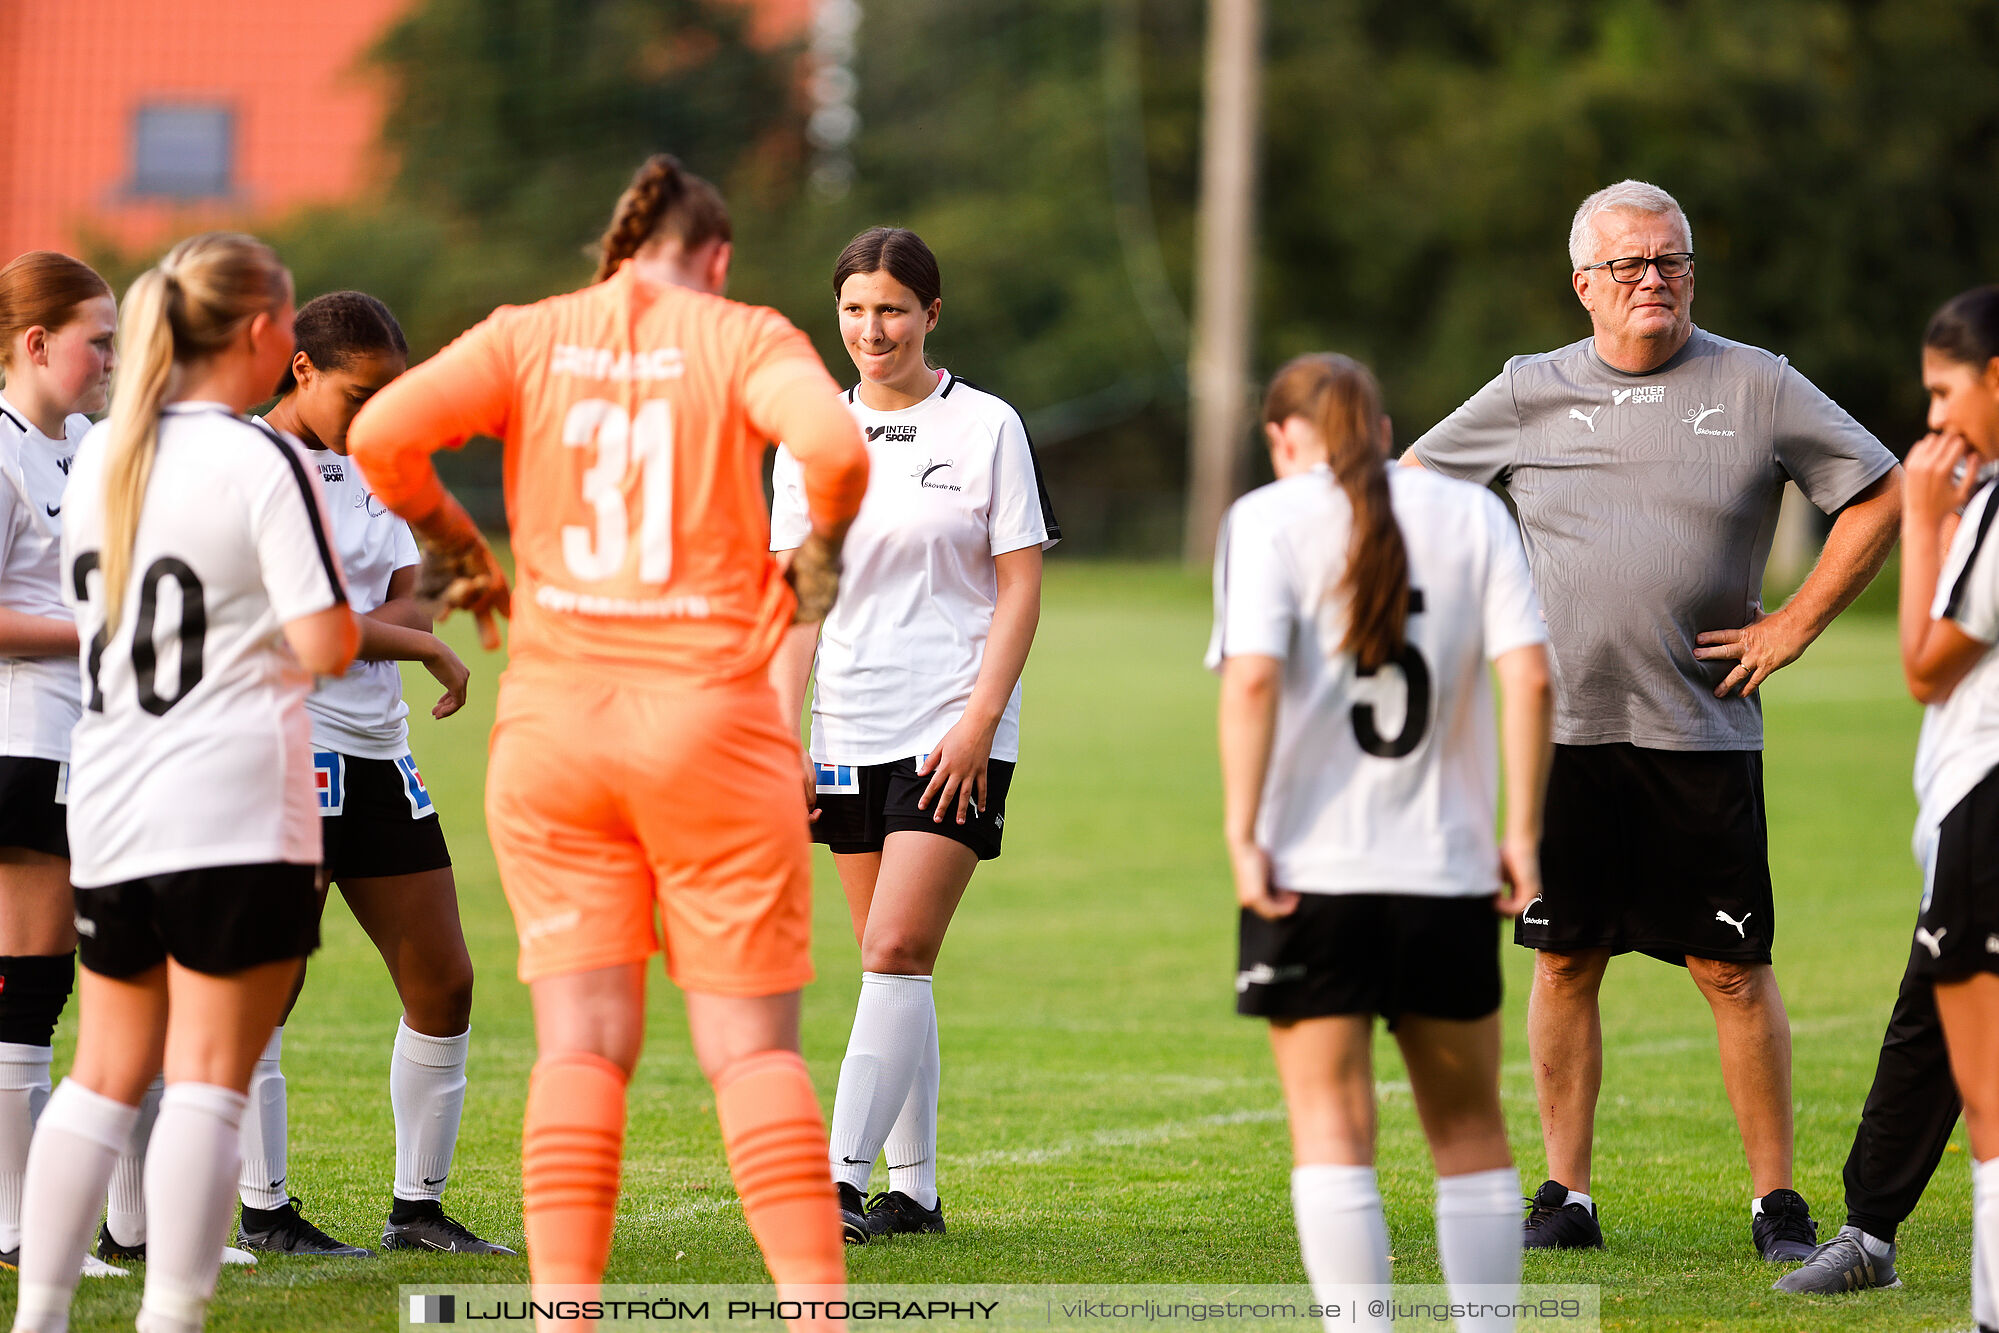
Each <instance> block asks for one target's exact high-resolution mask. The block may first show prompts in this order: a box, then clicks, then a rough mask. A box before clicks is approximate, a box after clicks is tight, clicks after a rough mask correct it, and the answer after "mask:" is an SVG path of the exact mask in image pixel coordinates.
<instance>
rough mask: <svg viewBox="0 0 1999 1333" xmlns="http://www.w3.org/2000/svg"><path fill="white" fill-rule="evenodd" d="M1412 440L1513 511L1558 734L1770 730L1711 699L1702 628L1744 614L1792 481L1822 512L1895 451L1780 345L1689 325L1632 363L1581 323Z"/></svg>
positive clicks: (1701, 745)
mask: <svg viewBox="0 0 1999 1333" xmlns="http://www.w3.org/2000/svg"><path fill="white" fill-rule="evenodd" d="M1414 448H1415V452H1416V457H1417V459H1418V460H1419V461H1420V462H1421V463H1422V464H1423V465H1424V466H1425V467H1429V468H1435V469H1436V470H1437V471H1439V472H1442V473H1444V474H1445V475H1447V476H1452V477H1460V478H1463V479H1465V480H1467V481H1476V482H1481V483H1486V484H1491V483H1493V482H1497V483H1499V484H1500V485H1501V486H1503V487H1505V488H1506V491H1507V493H1508V494H1509V495H1510V496H1511V497H1512V499H1513V502H1514V505H1515V507H1516V508H1517V509H1518V511H1519V516H1520V526H1521V534H1522V536H1523V538H1524V539H1525V542H1526V546H1527V557H1528V562H1529V564H1530V565H1531V567H1532V569H1533V571H1534V582H1535V586H1536V587H1538V588H1539V589H1540V593H1541V604H1542V606H1543V607H1544V608H1545V610H1546V615H1547V618H1548V639H1549V646H1550V648H1551V649H1552V650H1553V651H1552V656H1553V658H1554V668H1555V696H1556V715H1555V739H1556V741H1558V742H1560V743H1561V744H1564V745H1603V744H1609V743H1612V742H1618V741H1623V742H1629V743H1630V744H1633V745H1637V746H1642V747H1645V748H1648V749H1657V750H1756V749H1761V748H1762V745H1763V705H1762V701H1761V700H1760V699H1757V698H1755V697H1753V696H1752V697H1751V698H1748V699H1743V698H1740V697H1735V696H1731V697H1729V698H1727V699H1717V698H1715V697H1714V691H1715V687H1716V686H1718V685H1719V684H1721V682H1722V679H1723V678H1724V677H1725V676H1727V674H1728V672H1729V671H1730V670H1731V669H1732V668H1733V667H1734V665H1735V664H1734V662H1733V661H1730V660H1717V661H1713V662H1702V661H1699V660H1698V659H1696V658H1695V657H1694V647H1695V637H1694V636H1695V635H1697V634H1700V633H1701V632H1702V631H1704V630H1716V629H1736V628H1739V627H1741V626H1743V625H1746V624H1748V623H1750V621H1751V620H1752V619H1754V618H1755V616H1756V613H1757V608H1758V606H1759V604H1760V601H1761V593H1762V586H1763V566H1764V562H1765V561H1766V560H1767V559H1768V558H1769V555H1770V539H1771V536H1772V535H1773V533H1774V532H1775V530H1776V526H1777V510H1778V506H1779V504H1780V502H1781V501H1782V499H1783V489H1784V482H1785V481H1786V480H1790V481H1795V482H1797V483H1798V486H1799V488H1800V489H1801V490H1803V491H1804V493H1805V496H1806V498H1808V499H1809V500H1810V501H1811V502H1812V503H1813V504H1815V505H1817V506H1818V507H1819V508H1820V509H1822V510H1824V511H1825V512H1827V513H1832V512H1833V511H1835V510H1837V509H1839V508H1841V507H1842V506H1844V505H1845V504H1847V503H1848V502H1849V501H1851V500H1852V499H1853V497H1854V496H1856V495H1858V494H1859V493H1860V492H1861V491H1863V490H1865V489H1866V488H1867V487H1868V486H1869V485H1871V484H1873V482H1874V481H1876V480H1877V479H1878V478H1880V477H1881V476H1883V475H1884V474H1885V473H1887V472H1888V470H1889V469H1890V468H1892V467H1894V466H1895V458H1894V455H1892V454H1890V453H1889V452H1888V451H1887V450H1886V449H1885V448H1883V447H1882V445H1881V442H1880V441H1879V440H1876V439H1875V438H1874V437H1873V436H1872V435H1870V434H1868V432H1867V431H1866V430H1865V429H1863V428H1862V427H1861V425H1860V423H1859V422H1857V421H1855V420H1854V419H1853V418H1852V417H1850V416H1848V415H1847V413H1846V412H1845V410H1844V409H1842V408H1841V407H1840V406H1839V405H1838V404H1837V403H1835V402H1833V401H1832V400H1831V399H1830V398H1828V397H1826V396H1825V394H1823V393H1821V392H1820V391H1819V390H1818V388H1817V387H1816V386H1814V385H1813V384H1812V382H1811V381H1810V380H1807V379H1806V378H1805V377H1804V376H1803V375H1800V374H1799V373H1798V372H1797V371H1795V370H1793V369H1792V368H1791V365H1790V362H1789V361H1787V360H1786V359H1785V358H1783V357H1781V356H1777V355H1775V354H1774V353H1771V352H1766V351H1763V350H1762V349H1761V348H1757V347H1750V346H1748V345H1747V344H1744V343H1738V342H1730V341H1729V340H1728V339H1726V338H1717V337H1715V336H1714V335H1713V334H1711V333H1706V332H1703V331H1702V330H1700V329H1698V328H1697V329H1695V330H1694V331H1693V336H1692V337H1690V338H1689V339H1688V340H1687V345H1686V346H1685V347H1682V348H1681V349H1680V350H1679V352H1678V353H1676V354H1675V355H1674V356H1673V358H1672V359H1671V360H1669V361H1667V362H1666V363H1665V364H1664V365H1662V366H1660V367H1658V368H1657V369H1656V370H1652V371H1648V372H1646V373H1645V374H1642V375H1632V374H1627V373H1625V372H1624V371H1621V370H1615V369H1613V368H1612V367H1610V366H1609V365H1607V364H1605V363H1604V361H1603V359H1602V358H1601V357H1599V356H1598V355H1597V352H1596V344H1595V340H1594V339H1592V338H1585V339H1583V340H1582V341H1581V342H1577V343H1571V344H1570V345H1569V346H1567V347H1563V348H1559V349H1557V350H1556V351H1552V352H1543V353H1541V354H1540V355H1538V356H1516V357H1514V358H1513V359H1512V360H1510V361H1508V362H1507V363H1506V368H1505V369H1504V370H1503V371H1501V372H1500V373H1499V375H1498V377H1497V378H1495V379H1494V380H1493V381H1492V382H1491V383H1490V384H1487V385H1486V386H1485V387H1484V388H1483V389H1480V390H1479V391H1478V392H1477V393H1476V394H1473V395H1472V397H1471V398H1470V399H1469V400H1468V401H1466V403H1465V404H1464V405H1463V406H1462V407H1460V408H1458V410H1457V411H1455V412H1453V413H1451V415H1450V416H1448V417H1446V418H1445V419H1444V420H1443V421H1441V422H1439V423H1438V424H1437V426H1436V427H1435V428H1434V429H1432V430H1431V431H1430V432H1429V433H1428V434H1426V435H1425V436H1423V438H1422V439H1420V440H1418V441H1416V444H1415V446H1414Z"/></svg>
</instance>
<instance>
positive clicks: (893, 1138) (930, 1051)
mask: <svg viewBox="0 0 1999 1333" xmlns="http://www.w3.org/2000/svg"><path fill="white" fill-rule="evenodd" d="M943 1073H944V1065H943V1061H942V1059H941V1057H940V1056H939V1054H938V1050H937V1014H936V1011H935V1009H934V1008H933V1009H932V1011H931V1014H930V1040H929V1042H928V1043H927V1044H926V1045H925V1046H924V1048H923V1058H922V1059H921V1060H919V1061H917V1064H916V1075H915V1077H913V1078H911V1079H910V1081H909V1096H907V1097H905V1098H903V1101H902V1112H901V1114H899V1115H897V1116H896V1118H895V1124H894V1126H892V1127H891V1128H890V1129H889V1132H888V1141H887V1142H886V1143H884V1144H883V1145H882V1155H883V1156H885V1157H887V1158H888V1187H889V1188H890V1189H892V1190H901V1191H902V1192H903V1193H904V1194H907V1195H908V1196H909V1197H910V1198H912V1199H914V1200H916V1202H918V1203H919V1204H921V1205H923V1206H924V1207H925V1208H935V1207H936V1206H937V1084H938V1081H939V1079H940V1078H942V1076H943Z"/></svg>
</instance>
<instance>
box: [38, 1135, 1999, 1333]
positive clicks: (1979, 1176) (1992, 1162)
mask: <svg viewBox="0 0 1999 1333" xmlns="http://www.w3.org/2000/svg"><path fill="white" fill-rule="evenodd" d="M1995 1273H1999V1157H1991V1158H1987V1159H1986V1160H1985V1161H1982V1162H1973V1163H1972V1164H1971V1317H1972V1319H1973V1320H1974V1321H1975V1322H1977V1323H1979V1324H1982V1325H1984V1326H1985V1327H1987V1328H1999V1301H1996V1300H1994V1299H1993V1297H1994V1295H1995V1293H1994V1292H1993V1290H1992V1276H1993V1274H1995ZM22 1276H23V1277H26V1276H27V1275H26V1274H25V1273H24V1274H22Z"/></svg>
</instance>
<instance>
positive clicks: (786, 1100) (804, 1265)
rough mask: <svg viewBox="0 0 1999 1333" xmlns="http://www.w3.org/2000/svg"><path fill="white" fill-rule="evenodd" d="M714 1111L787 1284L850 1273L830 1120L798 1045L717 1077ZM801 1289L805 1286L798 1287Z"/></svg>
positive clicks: (773, 1271)
mask: <svg viewBox="0 0 1999 1333" xmlns="http://www.w3.org/2000/svg"><path fill="white" fill-rule="evenodd" d="M715 1114H716V1117H717V1118H718V1119H720V1120H721V1122H722V1144H723V1147H724V1148H725V1150H726V1151H727V1152H728V1154H729V1173H730V1174H731V1175H732V1176H734V1177H735V1181H736V1193H737V1194H739V1195H740V1196H742V1200H743V1216H744V1217H745V1218H747V1219H748V1220H749V1224H750V1234H751V1235H752V1236H754V1237H756V1242H757V1244H758V1245H759V1246H760V1247H762V1249H763V1255H764V1265H765V1266H766V1267H767V1268H769V1269H770V1275H771V1278H772V1280H773V1281H775V1282H776V1283H777V1285H778V1288H779V1290H780V1291H782V1290H783V1289H785V1288H787V1287H796V1286H817V1287H823V1288H828V1289H829V1290H827V1291H825V1292H823V1293H818V1294H821V1295H825V1296H833V1297H837V1296H838V1295H839V1293H840V1291H841V1290H843V1289H844V1288H845V1284H846V1280H847V1269H846V1258H845V1256H844V1254H843V1252H842V1250H841V1240H840V1205H839V1202H838V1199H837V1196H836V1195H835V1194H834V1193H833V1178H832V1176H831V1174H829V1173H828V1171H827V1169H826V1122H825V1121H824V1120H823V1119H821V1118H820V1115H819V1101H818V1099H817V1098H816V1097H814V1096H813V1094H812V1079H811V1077H810V1076H809V1075H807V1074H806V1072H805V1061H804V1060H802V1059H800V1058H799V1056H798V1054H797V1052H795V1051H760V1052H758V1053H757V1054H755V1055H751V1056H746V1057H744V1058H743V1059H741V1060H738V1061H736V1062H735V1063H734V1064H732V1065H730V1066H729V1067H728V1068H727V1069H725V1070H723V1071H722V1073H721V1075H720V1076H719V1077H718V1078H716V1080H715ZM799 1294H800V1295H801V1296H802V1295H805V1294H806V1293H799Z"/></svg>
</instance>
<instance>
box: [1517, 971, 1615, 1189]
mask: <svg viewBox="0 0 1999 1333" xmlns="http://www.w3.org/2000/svg"><path fill="white" fill-rule="evenodd" d="M1609 963H1610V951H1609V950H1608V949H1583V950H1579V951H1577V952H1575V953H1555V952H1553V951H1551V950H1547V949H1543V950H1539V951H1537V952H1536V953H1535V955H1534V984H1533V989H1532V990H1531V991H1530V992H1529V994H1528V997H1527V1050H1528V1054H1529V1056H1530V1057H1531V1058H1532V1060H1533V1063H1534V1096H1535V1101H1536V1103H1537V1104H1538V1106H1539V1107H1540V1111H1541V1143H1542V1146H1543V1148H1544V1149H1545V1150H1546V1152H1547V1155H1548V1177H1549V1178H1550V1179H1551V1180H1555V1181H1557V1182H1559V1183H1561V1184H1563V1185H1566V1186H1568V1188H1569V1189H1571V1190H1575V1191H1581V1192H1583V1193H1588V1191H1589V1186H1590V1146H1591V1143H1592V1142H1593V1141H1594V1139H1595V1137H1596V1101H1597V1096H1598V1094H1599V1093H1601V1092H1602V1090H1603V1014H1602V1010H1601V1008H1600V1007H1599V1004H1598V995H1599V993H1600V992H1601V990H1602V988H1603V973H1604V969H1605V967H1606V966H1608V965H1609Z"/></svg>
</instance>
